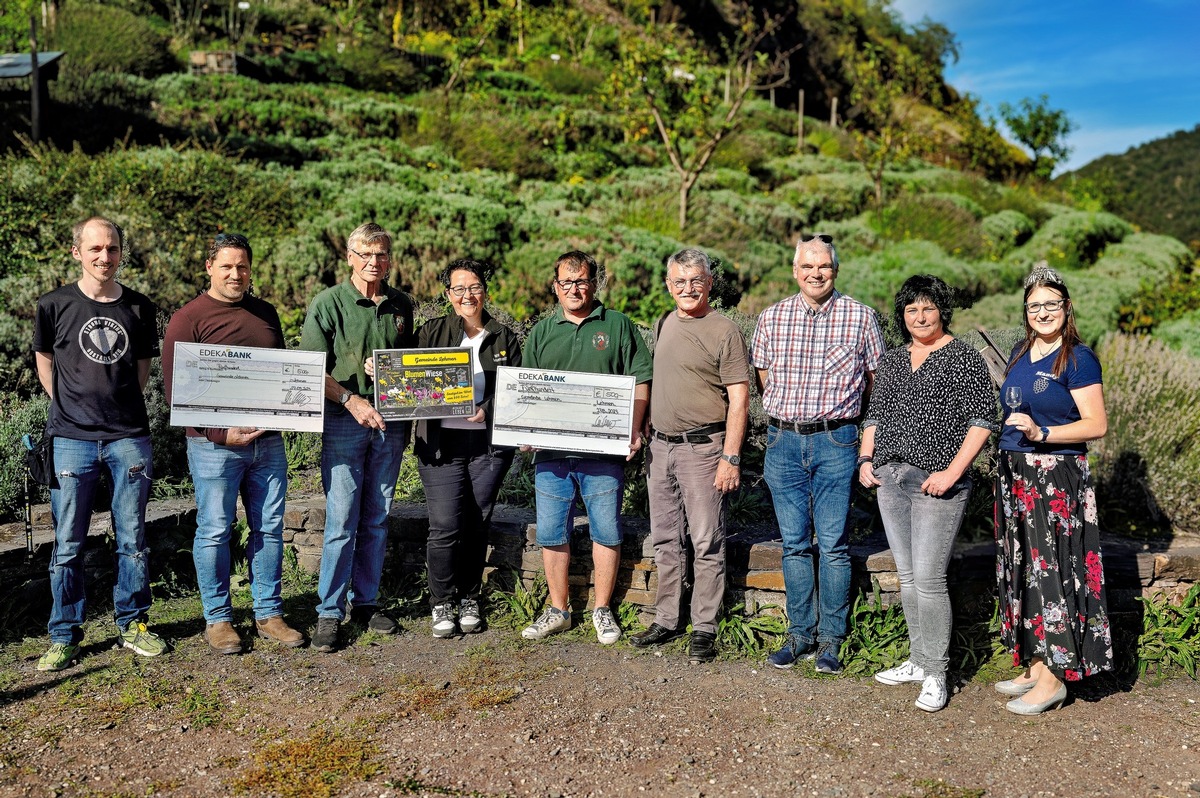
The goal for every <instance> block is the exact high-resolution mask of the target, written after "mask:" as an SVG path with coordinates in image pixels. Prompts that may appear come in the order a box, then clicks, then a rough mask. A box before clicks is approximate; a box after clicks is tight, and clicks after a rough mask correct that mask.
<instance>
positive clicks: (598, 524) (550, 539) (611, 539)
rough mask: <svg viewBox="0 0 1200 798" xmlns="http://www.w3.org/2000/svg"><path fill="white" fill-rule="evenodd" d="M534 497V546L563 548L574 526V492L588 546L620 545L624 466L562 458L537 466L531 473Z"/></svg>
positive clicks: (600, 461) (616, 462)
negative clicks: (579, 500) (583, 514)
mask: <svg viewBox="0 0 1200 798" xmlns="http://www.w3.org/2000/svg"><path fill="white" fill-rule="evenodd" d="M533 484H534V490H535V492H536V493H537V543H538V545H539V546H563V545H565V544H567V543H569V542H570V541H571V529H572V528H573V527H574V526H575V491H576V489H577V488H578V491H579V496H580V497H581V498H582V499H583V507H584V509H585V510H586V511H587V515H588V528H589V531H590V534H591V538H592V542H593V543H599V544H600V545H601V546H620V545H621V519H620V516H621V497H622V496H623V495H624V492H625V466H624V464H623V463H622V462H620V461H618V460H596V459H592V458H587V457H564V458H562V459H559V460H550V461H548V462H545V463H538V464H537V467H536V468H535V470H534V479H533Z"/></svg>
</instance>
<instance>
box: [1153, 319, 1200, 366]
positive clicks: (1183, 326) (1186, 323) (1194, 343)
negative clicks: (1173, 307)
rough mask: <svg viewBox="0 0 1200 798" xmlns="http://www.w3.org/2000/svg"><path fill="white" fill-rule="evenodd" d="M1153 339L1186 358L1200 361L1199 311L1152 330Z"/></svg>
mask: <svg viewBox="0 0 1200 798" xmlns="http://www.w3.org/2000/svg"><path fill="white" fill-rule="evenodd" d="M1154 337H1155V338H1157V339H1159V340H1160V341H1162V342H1163V343H1164V344H1166V345H1167V346H1169V347H1171V348H1172V349H1177V350H1179V351H1180V352H1183V353H1184V354H1186V355H1187V356H1188V357H1191V358H1195V359H1196V360H1200V310H1193V311H1192V312H1191V313H1189V314H1188V315H1186V316H1181V317H1179V318H1177V319H1173V320H1172V321H1168V322H1166V323H1164V324H1160V325H1159V326H1157V327H1155V328H1154Z"/></svg>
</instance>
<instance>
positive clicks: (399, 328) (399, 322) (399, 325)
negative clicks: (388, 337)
mask: <svg viewBox="0 0 1200 798" xmlns="http://www.w3.org/2000/svg"><path fill="white" fill-rule="evenodd" d="M393 318H394V319H395V320H396V332H398V333H400V334H401V335H404V317H403V316H394V317H393Z"/></svg>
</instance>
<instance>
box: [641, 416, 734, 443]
mask: <svg viewBox="0 0 1200 798" xmlns="http://www.w3.org/2000/svg"><path fill="white" fill-rule="evenodd" d="M724 431H725V422H724V421H722V422H720V423H718V424H708V425H706V426H703V427H696V428H695V429H693V430H688V431H687V432H684V433H681V434H679V435H666V434H664V433H662V432H659V431H658V430H654V431H653V432H652V433H651V434H652V435H653V436H654V437H655V438H657V439H658V440H660V441H665V442H666V443H712V436H713V435H714V434H716V433H718V432H724Z"/></svg>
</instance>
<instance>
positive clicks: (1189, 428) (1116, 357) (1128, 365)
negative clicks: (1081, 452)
mask: <svg viewBox="0 0 1200 798" xmlns="http://www.w3.org/2000/svg"><path fill="white" fill-rule="evenodd" d="M1098 354H1099V356H1100V360H1101V362H1102V364H1103V366H1104V394H1105V397H1104V398H1105V409H1106V411H1107V412H1108V434H1107V435H1106V436H1105V437H1104V438H1103V439H1101V440H1099V441H1097V442H1096V443H1095V444H1093V445H1092V454H1093V459H1094V461H1095V473H1096V485H1097V488H1096V489H1097V495H1098V497H1099V498H1100V505H1101V526H1102V528H1104V529H1106V530H1109V531H1128V532H1139V533H1152V532H1154V529H1155V527H1158V528H1162V529H1164V530H1165V531H1167V532H1168V533H1169V532H1170V529H1171V528H1172V527H1173V528H1175V529H1179V530H1183V531H1186V532H1192V533H1196V532H1200V445H1197V441H1200V403H1197V401H1196V397H1197V396H1200V362H1198V361H1196V360H1193V359H1192V358H1190V357H1187V356H1186V355H1181V354H1180V353H1179V352H1175V351H1172V350H1170V349H1168V348H1167V347H1166V346H1165V345H1164V344H1163V343H1162V342H1161V341H1156V340H1154V339H1152V338H1143V337H1135V336H1125V335H1114V336H1111V337H1109V338H1108V339H1106V340H1105V342H1104V344H1103V346H1101V347H1100V349H1099V351H1098ZM1147 520H1149V522H1150V523H1149V525H1147ZM1148 526H1149V529H1148V528H1147V527H1148Z"/></svg>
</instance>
